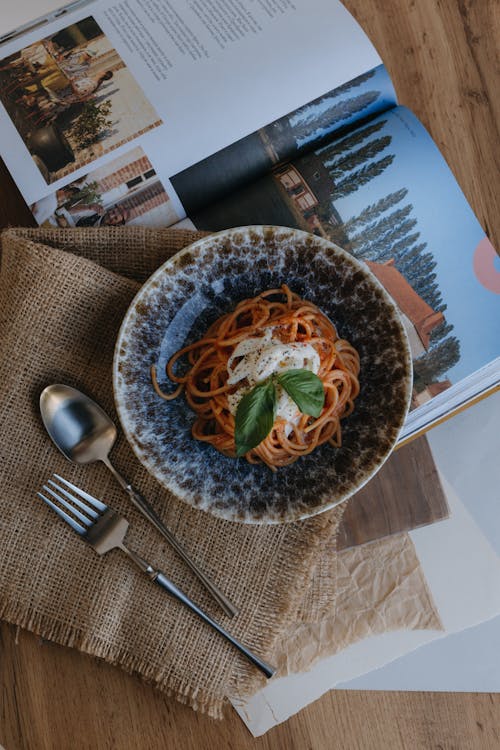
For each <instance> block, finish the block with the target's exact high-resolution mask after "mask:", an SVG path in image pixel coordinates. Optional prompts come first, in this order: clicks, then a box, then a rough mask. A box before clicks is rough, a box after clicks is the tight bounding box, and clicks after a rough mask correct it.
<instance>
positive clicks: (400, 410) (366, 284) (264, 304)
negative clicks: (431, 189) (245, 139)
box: [113, 227, 411, 523]
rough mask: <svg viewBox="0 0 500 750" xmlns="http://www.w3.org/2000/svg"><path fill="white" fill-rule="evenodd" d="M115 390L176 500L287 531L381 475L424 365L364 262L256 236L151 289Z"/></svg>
mask: <svg viewBox="0 0 500 750" xmlns="http://www.w3.org/2000/svg"><path fill="white" fill-rule="evenodd" d="M238 306H240V307H238ZM238 347H239V349H238ZM179 353H180V354H179ZM200 360H201V361H200ZM169 362H170V364H169V365H168V363H169ZM167 365H168V371H167ZM152 370H153V380H154V381H155V384H156V387H154V385H153V381H152V377H151V371H152ZM358 371H359V374H358ZM113 378H114V389H115V400H116V404H117V408H118V413H119V417H120V420H121V422H122V426H123V428H124V430H125V433H126V435H127V437H128V439H129V441H130V443H131V445H132V447H133V449H134V451H135V452H136V454H137V456H138V457H139V459H140V460H141V461H142V462H143V464H144V465H145V466H146V467H147V468H148V469H149V470H150V471H151V472H152V473H153V474H154V476H156V478H157V479H158V480H159V481H160V482H161V483H162V484H163V485H164V486H165V487H167V488H168V489H169V490H170V491H171V492H173V493H174V494H175V495H176V496H178V497H179V498H181V499H183V500H184V501H186V502H188V503H190V504H191V505H193V506H195V507H199V508H201V509H203V510H207V511H209V512H211V513H214V514H215V515H218V516H220V517H223V518H226V519H229V520H237V521H244V522H250V523H278V522H284V521H293V520H298V519H301V518H306V517H308V516H310V515H313V514H315V513H319V512H321V511H323V510H326V509H327V508H329V507H332V506H333V505H336V504H338V503H339V502H342V501H343V500H345V499H346V498H347V497H349V496H350V495H352V494H353V493H354V492H355V491H356V490H357V489H359V488H360V487H362V486H363V485H364V484H365V483H366V482H367V481H368V480H369V479H370V478H371V477H372V476H373V475H374V474H375V472H376V471H377V470H378V469H379V468H380V466H381V465H382V463H383V462H384V461H385V459H386V458H387V456H388V455H389V454H390V452H391V450H392V448H393V447H394V444H395V442H396V440H397V436H398V434H399V431H400V429H401V427H402V425H403V422H404V419H405V416H406V412H407V408H408V403H409V397H410V391H411V360H410V354H409V347H408V343H407V339H406V334H405V332H404V329H403V325H402V323H401V321H400V319H399V315H398V313H397V310H396V308H395V306H394V303H393V302H392V300H391V299H390V297H389V296H388V295H387V293H386V292H385V290H384V289H383V288H382V287H381V285H380V284H379V282H378V281H377V280H376V279H375V278H374V277H373V276H372V274H371V273H370V271H369V270H368V269H367V268H366V267H365V266H364V265H363V264H362V263H360V262H358V261H357V260H355V259H354V258H352V257H351V256H350V255H348V254H347V253H345V252H344V251H342V250H341V249H340V248H338V247H336V246H335V245H332V244H331V243H330V242H328V241H326V240H324V239H322V238H319V237H316V236H314V235H310V234H308V233H306V232H300V231H298V230H293V229H286V228H281V227H244V228H237V229H231V230H227V231H224V232H219V233H217V234H214V235H211V236H209V237H206V238H204V239H202V240H199V241H198V242H196V243H194V244H193V245H191V246H190V247H188V248H186V249H185V250H183V251H181V252H180V253H178V254H177V255H176V256H174V257H173V258H171V259H170V260H168V261H167V262H166V263H165V264H164V265H163V266H162V267H161V268H159V269H158V270H157V271H156V272H155V274H153V276H152V277H151V278H150V279H149V280H148V281H147V282H146V284H145V285H144V286H143V287H142V289H141V290H140V291H139V293H138V294H137V296H136V298H135V299H134V301H133V302H132V304H131V306H130V308H129V311H128V313H127V315H126V317H125V319H124V321H123V324H122V327H121V330H120V334H119V336H118V340H117V344H116V351H115V362H114V374H113ZM317 381H319V384H320V385H319V386H318V382H317ZM179 386H181V387H180V388H179ZM319 387H320V388H321V392H320V390H319ZM181 390H182V391H183V392H179V391H181ZM358 391H359V392H358ZM161 394H164V395H166V397H167V399H170V396H175V397H174V398H172V399H171V400H164V399H163V398H162V397H161ZM321 398H322V401H321V403H319V401H318V399H320V400H321ZM252 399H253V401H254V402H256V403H257V409H256V410H255V408H254V407H255V404H252V403H250V407H252V408H250V409H247V408H246V406H248V402H249V401H250V402H252ZM304 399H305V401H304ZM315 399H316V401H315ZM311 403H313V406H312V407H311ZM245 404H246V406H245ZM300 407H302V408H300ZM311 408H312V411H311ZM308 409H309V413H308ZM238 412H242V413H243V418H242V416H241V413H240V415H239V416H238ZM271 417H272V419H271ZM340 420H341V421H340ZM262 422H263V423H265V424H264V427H262ZM256 423H259V424H260V427H259V428H258V429H257V430H255V429H254V427H255V424H256ZM266 425H267V427H266ZM240 428H241V429H240ZM264 428H265V429H267V431H266V433H265V435H264V433H263V429H264ZM193 435H194V436H193ZM238 438H239V440H238ZM259 438H261V440H260V442H257V443H256V442H255V441H256V440H258V439H259ZM249 440H250V442H249ZM252 441H253V444H251V443H252ZM236 454H238V455H239V456H240V457H236ZM270 468H271V469H277V470H276V471H270V470H269V469H270Z"/></svg>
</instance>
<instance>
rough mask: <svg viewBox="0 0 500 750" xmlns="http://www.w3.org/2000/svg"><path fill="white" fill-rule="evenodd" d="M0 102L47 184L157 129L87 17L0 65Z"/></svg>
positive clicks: (154, 119) (134, 85)
mask: <svg viewBox="0 0 500 750" xmlns="http://www.w3.org/2000/svg"><path fill="white" fill-rule="evenodd" d="M0 100H1V101H2V103H3V105H4V106H5V108H6V110H7V112H8V113H9V116H10V118H11V119H12V122H13V123H14V125H15V126H16V128H17V131H18V132H19V134H20V136H21V138H22V139H23V141H24V143H25V144H26V146H27V148H28V149H29V151H30V153H31V155H32V157H33V159H34V161H35V163H36V165H37V167H38V168H39V170H40V172H41V173H42V175H43V177H44V179H45V181H46V182H47V183H51V182H55V181H56V180H59V179H60V178H61V177H64V176H65V175H67V174H70V173H71V172H73V171H75V170H76V169H79V168H80V167H82V166H84V165H85V164H89V163H90V162H92V161H94V160H95V159H97V158H99V157H100V156H102V155H103V154H106V153H108V152H109V151H111V150H112V149H115V148H117V147H118V146H120V145H122V144H124V143H127V142H128V141H130V140H131V139H132V138H134V137H136V136H137V135H140V134H142V133H144V132H146V131H147V130H150V129H152V128H154V127H157V126H158V125H160V124H161V120H160V119H159V117H158V115H157V113H156V112H155V110H154V109H153V107H152V106H151V104H150V103H149V101H148V100H147V99H146V97H145V96H144V94H143V92H142V90H141V89H140V87H139V85H138V83H137V82H136V80H135V79H134V78H133V76H132V75H131V73H130V71H129V70H128V68H127V67H126V66H125V63H124V62H123V60H122V59H121V57H120V56H119V55H118V53H117V52H116V50H115V49H114V48H113V47H112V45H111V43H110V41H109V39H107V37H106V36H105V34H104V33H103V31H102V29H101V28H100V26H99V25H98V24H97V23H96V21H95V20H94V18H92V17H88V18H85V19H83V20H82V21H79V22H78V23H74V24H72V25H71V26H67V27H66V28H64V29H61V30H60V31H58V32H57V33H56V34H53V35H52V36H51V37H48V38H45V39H41V40H40V41H39V42H35V43H34V44H30V45H29V46H28V47H25V48H24V49H21V50H20V51H19V52H16V53H15V54H13V55H10V56H9V57H6V58H4V59H3V60H0Z"/></svg>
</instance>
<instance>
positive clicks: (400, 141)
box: [334, 107, 500, 382]
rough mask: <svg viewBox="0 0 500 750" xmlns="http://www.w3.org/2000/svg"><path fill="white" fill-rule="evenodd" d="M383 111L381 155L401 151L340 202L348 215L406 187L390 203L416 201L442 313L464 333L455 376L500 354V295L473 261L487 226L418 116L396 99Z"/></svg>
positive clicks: (456, 331) (452, 376)
mask: <svg viewBox="0 0 500 750" xmlns="http://www.w3.org/2000/svg"><path fill="white" fill-rule="evenodd" d="M380 119H387V124H386V125H385V126H384V128H383V129H382V130H380V131H379V132H378V133H377V137H381V136H382V135H385V134H390V135H391V136H392V142H391V144H390V145H389V146H388V148H386V149H385V150H384V151H382V152H380V153H379V154H377V156H376V160H378V159H380V158H382V157H383V156H385V155H388V154H395V159H394V161H393V162H392V164H391V165H390V166H389V167H388V168H387V169H386V170H385V171H384V172H383V173H382V174H381V175H379V176H378V177H376V178H374V179H373V180H371V181H370V182H368V183H367V184H366V185H364V186H362V187H360V188H359V189H358V190H356V191H355V192H354V193H351V194H350V195H349V196H347V197H345V198H341V199H339V200H337V201H335V204H334V205H335V208H336V209H337V211H338V212H339V213H340V215H341V217H342V219H343V220H344V221H345V220H347V219H349V218H350V217H352V216H356V215H357V214H359V213H360V212H361V211H362V210H363V209H364V208H366V206H368V205H369V204H371V203H374V202H375V201H377V200H379V199H380V198H382V197H384V196H385V195H387V194H388V193H391V192H394V191H395V190H399V189H400V188H407V189H408V194H407V196H406V197H405V198H404V199H403V200H402V201H401V203H400V204H398V205H397V206H395V207H393V209H392V210H394V209H395V208H399V207H403V206H404V205H406V204H407V203H412V204H413V211H412V213H411V215H410V218H415V219H417V226H416V227H415V229H413V230H412V232H417V231H419V232H420V238H419V240H418V242H427V248H426V250H425V252H431V253H432V254H433V255H434V258H435V260H436V261H437V266H436V268H435V269H434V272H435V273H436V275H437V279H436V280H437V282H438V284H439V288H440V290H441V295H442V298H443V301H444V302H445V303H446V304H447V305H448V307H447V310H446V311H445V313H444V315H445V317H446V320H447V321H448V322H449V323H452V324H453V325H454V330H453V331H452V334H451V335H454V336H456V337H457V338H458V339H459V341H460V360H459V362H458V363H457V364H456V365H455V366H454V367H452V368H451V369H450V370H449V371H448V372H447V373H446V377H449V379H450V380H451V381H452V382H457V381H458V380H460V379H461V378H463V377H465V376H466V375H469V374H470V373H471V372H474V371H475V370H477V369H478V368H479V367H481V366H483V365H485V364H487V363H488V362H490V361H491V360H492V359H494V358H495V357H496V356H499V355H500V295H498V294H494V293H493V292H490V291H488V290H487V289H485V288H484V287H483V286H482V285H481V284H480V283H479V281H478V280H477V279H476V277H475V275H474V272H473V268H472V259H473V254H474V250H475V249H476V247H477V245H478V243H479V242H480V241H481V240H482V239H483V237H484V231H483V229H482V227H481V226H480V224H479V222H478V220H477V219H476V217H475V216H474V214H473V212H472V210H471V208H470V206H469V204H468V203H467V201H466V199H465V196H464V195H463V193H462V191H461V190H460V188H459V186H458V184H457V182H456V180H455V178H454V177H453V174H452V173H451V171H450V169H449V168H448V166H447V164H446V162H445V161H444V159H443V157H442V156H441V154H440V153H439V151H438V149H437V147H436V145H435V144H434V142H433V141H432V139H431V138H430V136H429V134H428V133H427V131H426V130H425V128H424V127H423V125H422V124H421V123H420V122H419V121H418V120H417V118H416V117H415V116H414V115H413V114H412V113H411V112H410V111H409V110H407V109H406V108H405V107H397V108H395V109H393V110H391V111H390V112H385V113H384V114H383V115H380V116H379V117H376V118H374V120H373V122H377V121H378V120H380ZM442 377H445V376H444V375H443V376H442Z"/></svg>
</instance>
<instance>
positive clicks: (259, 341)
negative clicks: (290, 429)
mask: <svg viewBox="0 0 500 750" xmlns="http://www.w3.org/2000/svg"><path fill="white" fill-rule="evenodd" d="M319 367H320V359H319V354H318V352H317V351H316V349H315V348H314V347H313V346H312V345H311V344H307V343H305V342H301V341H296V342H293V343H289V344H284V343H283V342H282V341H280V340H279V339H278V338H273V329H272V328H266V329H265V330H264V335H263V336H260V337H258V338H257V337H254V338H248V339H244V340H243V341H240V343H239V344H238V345H237V346H236V349H235V350H234V352H233V353H232V355H231V357H230V358H229V360H228V363H227V370H228V375H229V377H228V380H227V382H228V384H229V385H237V384H238V383H241V386H240V388H237V389H236V391H235V392H234V393H229V394H228V397H227V398H228V403H229V409H230V411H231V413H232V414H236V409H237V408H238V404H239V402H240V401H241V399H242V398H243V396H244V395H245V393H248V391H250V390H252V388H254V387H255V386H256V385H258V384H259V383H262V382H263V381H264V380H266V379H267V378H269V377H270V376H271V375H279V374H281V373H283V372H287V371H288V370H310V371H311V372H314V373H315V374H316V375H317V374H318V371H319ZM276 390H277V394H278V408H277V414H276V416H277V417H281V418H283V419H284V420H286V422H288V423H289V424H291V425H293V424H297V422H298V420H299V419H300V412H299V410H298V408H297V405H296V404H295V402H294V401H293V400H292V399H291V398H290V396H289V395H288V394H287V392H286V391H285V390H284V389H283V388H282V387H281V386H280V385H279V384H277V386H276Z"/></svg>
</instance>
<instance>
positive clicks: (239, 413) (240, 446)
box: [234, 380, 278, 456]
mask: <svg viewBox="0 0 500 750" xmlns="http://www.w3.org/2000/svg"><path fill="white" fill-rule="evenodd" d="M277 404H278V399H277V395H276V388H275V386H274V383H273V382H272V380H266V381H264V383H259V385H256V386H255V388H252V390H251V391H249V393H245V395H244V396H243V398H242V399H241V401H240V402H239V404H238V408H237V409H236V418H235V430H234V438H235V441H236V455H237V456H244V455H245V453H248V451H249V450H251V449H252V448H255V447H256V446H257V445H259V443H261V442H262V441H263V440H264V438H266V437H267V436H268V435H269V433H270V432H271V429H272V426H273V424H274V419H275V417H276V408H277Z"/></svg>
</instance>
